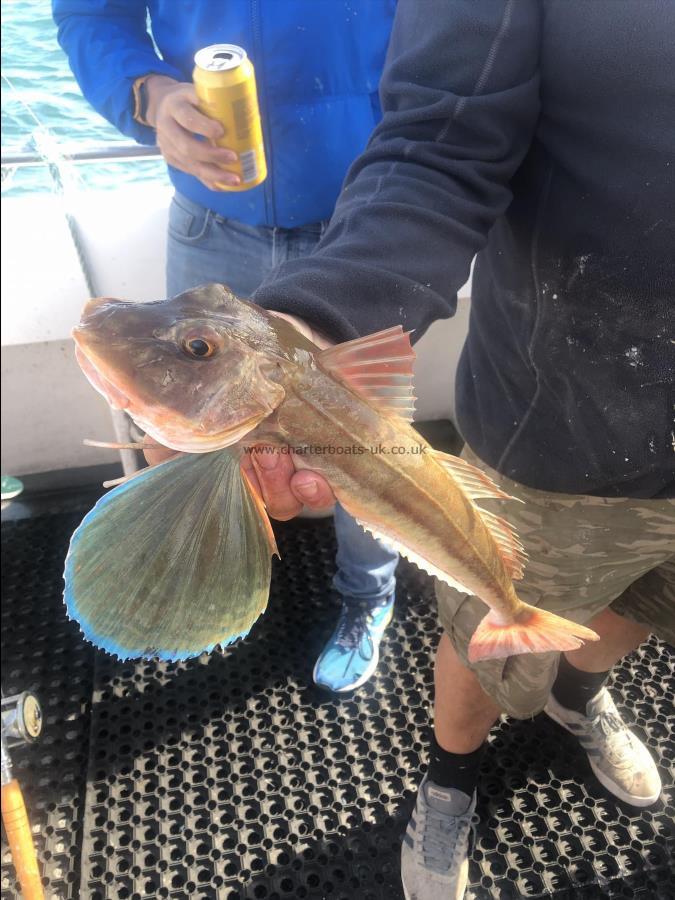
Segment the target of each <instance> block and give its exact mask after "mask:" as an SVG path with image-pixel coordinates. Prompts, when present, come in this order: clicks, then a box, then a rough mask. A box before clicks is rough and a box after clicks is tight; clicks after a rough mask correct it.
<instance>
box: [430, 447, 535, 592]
mask: <svg viewBox="0 0 675 900" xmlns="http://www.w3.org/2000/svg"><path fill="white" fill-rule="evenodd" d="M434 456H435V458H436V459H437V460H438V462H440V463H441V465H442V466H444V467H445V468H446V469H447V471H448V472H449V473H450V474H451V475H452V477H453V478H454V479H455V481H456V482H457V483H458V484H459V486H460V487H461V488H462V490H463V491H465V493H467V494H468V495H469V497H470V498H471V500H473V501H475V500H481V499H484V500H494V499H498V500H518V502H519V503H522V502H523V501H522V500H521V499H520V498H519V497H513V496H511V494H507V493H506V492H505V491H503V490H502V489H501V488H500V487H499V486H498V485H496V484H495V483H494V481H493V480H492V479H491V478H490V476H489V475H487V474H486V473H485V472H483V471H482V470H481V469H477V468H476V466H472V465H471V463H468V462H465V460H463V459H460V458H459V457H457V456H449V455H448V454H446V453H440V452H438V451H434ZM474 506H476V504H475V503H474ZM476 512H477V513H478V515H479V516H480V517H481V519H482V520H483V523H484V524H485V526H486V527H487V528H488V530H489V531H490V533H491V534H492V537H493V538H494V539H495V541H496V542H497V544H498V545H499V549H500V551H501V555H502V559H503V561H504V565H505V566H506V570H507V572H508V573H509V576H510V577H511V578H512V579H514V580H517V579H519V578H522V577H523V569H524V566H525V563H526V561H527V554H526V553H525V550H524V548H523V545H522V544H521V543H520V541H519V539H518V535H517V534H516V532H515V531H514V529H513V527H512V526H511V525H510V524H509V523H508V522H507V521H506V519H502V518H500V516H496V515H494V513H491V512H487V511H486V510H484V509H481V508H480V507H479V506H476Z"/></svg>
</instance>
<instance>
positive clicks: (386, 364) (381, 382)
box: [318, 325, 415, 422]
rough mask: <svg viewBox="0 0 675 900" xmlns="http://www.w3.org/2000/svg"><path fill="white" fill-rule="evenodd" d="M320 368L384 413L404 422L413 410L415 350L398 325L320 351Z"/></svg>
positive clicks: (406, 332)
mask: <svg viewBox="0 0 675 900" xmlns="http://www.w3.org/2000/svg"><path fill="white" fill-rule="evenodd" d="M318 360H319V363H320V364H321V366H322V367H323V368H324V369H326V370H327V371H328V372H330V373H331V374H332V375H334V376H335V377H336V378H339V379H340V381H342V382H344V383H345V384H346V385H347V386H348V387H350V388H351V389H352V390H354V391H356V393H357V394H361V396H362V397H364V398H365V399H366V400H368V401H370V402H371V403H373V404H374V405H375V406H377V407H378V409H380V411H381V412H384V413H390V414H391V413H393V414H394V415H396V416H400V417H401V418H402V419H405V421H407V422H411V421H412V417H413V413H414V411H415V397H414V395H413V387H412V375H413V362H414V360H415V351H414V350H413V348H412V347H411V346H410V332H409V331H403V329H402V328H401V326H400V325H396V326H394V327H393V328H387V329H386V330H385V331H378V332H377V333H375V334H369V335H367V336H366V337H362V338H357V339H356V340H354V341H347V342H345V343H344V344H338V345H337V346H336V347H330V348H329V349H328V350H323V351H322V352H321V353H320V354H319V356H318Z"/></svg>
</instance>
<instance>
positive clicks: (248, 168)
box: [192, 44, 267, 191]
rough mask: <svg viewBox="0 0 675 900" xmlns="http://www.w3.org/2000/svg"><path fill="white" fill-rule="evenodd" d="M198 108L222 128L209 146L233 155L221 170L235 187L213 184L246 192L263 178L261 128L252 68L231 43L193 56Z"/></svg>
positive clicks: (237, 48) (206, 49) (265, 171)
mask: <svg viewBox="0 0 675 900" xmlns="http://www.w3.org/2000/svg"><path fill="white" fill-rule="evenodd" d="M192 77H193V81H194V86H195V91H196V93H197V97H198V99H199V108H200V110H201V111H202V112H203V113H204V115H206V116H208V117H209V118H211V119H214V120H215V121H217V122H219V123H220V124H221V126H222V127H223V134H222V136H221V137H220V138H218V139H216V140H215V141H214V142H213V143H214V144H215V145H216V146H218V147H226V148H228V149H229V150H230V151H234V152H235V153H236V154H237V159H236V161H234V162H230V163H224V164H223V168H224V169H225V170H226V171H228V172H231V173H233V174H235V175H237V176H238V177H239V179H240V183H239V184H235V185H233V184H227V183H225V182H218V183H216V187H217V188H219V189H220V190H223V191H247V190H249V189H250V188H253V187H256V186H257V185H259V184H261V183H262V182H263V181H264V180H265V178H266V177H267V164H266V161H265V148H264V144H263V136H262V125H261V121H260V111H259V108H258V95H257V91H256V84H255V73H254V71H253V65H252V63H251V61H250V60H249V59H248V57H247V55H246V51H245V50H243V49H242V48H241V47H237V46H236V45H234V44H213V45H212V46H210V47H205V48H204V49H203V50H200V51H199V52H198V53H197V54H196V55H195V69H194V72H193V76H192Z"/></svg>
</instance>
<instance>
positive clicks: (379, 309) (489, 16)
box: [253, 0, 540, 340]
mask: <svg viewBox="0 0 675 900" xmlns="http://www.w3.org/2000/svg"><path fill="white" fill-rule="evenodd" d="M539 43H540V22H539V0H480V2H476V0H452V3H449V2H447V0H399V3H398V7H397V13H396V19H395V22H394V28H393V32H392V37H391V42H390V45H389V50H388V54H387V61H386V65H385V70H384V73H383V76H382V81H381V84H380V98H381V102H382V108H383V119H382V121H381V123H380V124H379V125H378V127H377V128H376V129H375V131H374V133H373V135H372V137H371V139H370V141H369V143H368V146H367V148H366V150H365V152H364V153H363V154H362V155H361V156H360V157H359V158H358V159H357V160H356V162H355V163H354V165H353V166H352V168H351V169H350V171H349V173H348V175H347V179H346V181H345V183H344V186H343V189H342V193H341V195H340V197H339V200H338V203H337V205H336V208H335V212H334V215H333V217H332V219H331V221H330V225H329V227H328V229H327V231H326V232H325V234H324V236H323V238H322V240H321V242H320V243H319V244H318V245H317V247H316V249H315V250H314V252H313V253H312V254H311V255H310V256H309V257H306V258H305V259H302V260H295V261H291V262H287V263H285V264H284V265H282V266H281V267H280V268H279V269H277V270H275V272H274V273H273V274H272V275H270V276H269V278H268V279H267V280H266V281H265V282H264V283H263V284H262V285H261V287H260V288H259V289H258V290H257V291H256V293H255V294H254V298H253V299H254V300H255V301H256V302H257V303H259V304H260V305H261V306H263V307H266V308H268V309H273V310H277V311H281V312H287V313H292V314H294V315H297V316H300V317H301V318H303V319H305V320H307V321H308V322H309V323H310V324H312V325H314V326H316V327H318V328H319V329H322V330H323V331H324V332H325V333H326V334H329V335H330V336H331V337H333V338H335V339H338V340H347V339H350V338H353V337H356V336H358V335H362V334H367V333H369V332H372V331H377V330H379V329H381V328H386V327H389V326H391V325H394V324H398V323H401V324H403V325H404V327H406V328H408V329H414V330H415V334H414V335H413V338H418V337H420V336H421V335H422V334H423V333H424V331H425V329H426V328H427V327H428V326H429V325H430V324H431V323H432V322H433V321H434V320H435V319H440V318H447V317H448V316H451V315H453V314H454V312H455V307H456V298H457V291H458V289H459V288H460V287H461V286H462V285H463V284H464V283H465V282H466V280H467V278H468V276H469V271H470V267H471V262H472V260H473V257H474V255H475V254H476V252H477V251H478V250H479V249H481V247H483V246H484V245H485V242H486V239H487V234H488V231H489V230H490V228H491V226H492V225H493V223H494V222H495V220H496V219H497V218H498V217H499V216H500V215H501V214H502V213H503V212H504V211H505V210H506V208H507V207H508V205H509V203H510V200H511V193H510V190H509V182H510V179H511V178H512V176H513V175H514V173H515V172H516V170H517V168H518V166H519V165H520V163H521V162H522V160H523V158H524V157H525V154H526V153H527V151H528V148H529V146H530V142H531V140H532V135H533V132H534V128H535V125H536V121H537V117H538V113H539V72H538V65H539Z"/></svg>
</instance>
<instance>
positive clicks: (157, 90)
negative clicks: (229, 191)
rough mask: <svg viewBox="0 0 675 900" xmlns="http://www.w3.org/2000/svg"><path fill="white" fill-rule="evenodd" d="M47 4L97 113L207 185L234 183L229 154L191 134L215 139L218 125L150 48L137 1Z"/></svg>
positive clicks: (141, 6)
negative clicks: (51, 10)
mask: <svg viewBox="0 0 675 900" xmlns="http://www.w3.org/2000/svg"><path fill="white" fill-rule="evenodd" d="M52 9H53V13H54V21H55V22H56V24H57V25H58V38H59V43H60V44H61V46H62V47H63V49H64V50H65V52H66V54H67V56H68V61H69V62H70V66H71V68H72V70H73V73H74V75H75V78H76V79H77V82H78V84H79V85H80V87H81V89H82V93H83V94H84V96H85V97H86V98H87V100H89V102H90V103H91V105H92V106H93V107H94V108H95V109H96V110H97V111H98V112H99V113H101V115H102V116H104V117H105V118H106V119H108V121H109V122H111V123H112V124H113V125H114V126H115V127H116V128H118V129H119V130H120V131H121V132H123V133H124V134H127V135H129V137H132V138H134V140H136V141H139V142H140V143H142V144H154V143H155V142H157V144H158V145H159V149H160V150H161V151H162V156H163V157H164V159H165V160H166V162H167V163H168V164H169V165H171V166H174V167H175V168H177V169H181V170H182V171H183V172H187V173H188V174H189V175H194V177H195V178H198V179H199V180H200V181H201V182H202V183H203V184H204V185H206V187H207V188H209V190H221V189H222V188H220V187H218V185H220V184H223V183H226V184H230V185H236V184H239V177H238V176H237V175H235V174H234V173H232V172H226V171H224V170H223V168H222V166H223V165H227V164H228V163H233V162H235V161H236V159H237V156H236V153H234V152H233V151H232V150H228V149H227V148H225V147H214V146H212V145H211V144H210V143H209V142H208V141H202V140H199V139H198V138H196V137H195V135H196V134H197V135H202V136H203V137H205V138H209V139H210V140H217V139H218V138H221V137H222V135H223V127H222V125H221V124H220V123H219V122H216V121H215V120H213V119H209V118H207V117H206V116H205V115H203V114H202V113H201V112H200V111H199V109H198V101H197V95H196V93H195V89H194V87H193V86H192V84H191V83H186V82H184V81H183V79H184V75H183V73H182V72H180V71H179V70H178V69H175V68H174V67H173V66H170V65H168V64H167V63H165V62H164V61H163V60H162V59H160V57H159V56H158V55H157V53H156V52H155V49H154V46H153V44H152V40H151V39H150V35H149V34H148V32H147V28H146V18H145V16H146V8H145V4H144V3H141V2H139V0H52ZM177 11H178V10H177ZM141 92H143V93H144V95H145V99H146V103H145V104H144V106H145V109H144V110H141V106H142V105H143V104H141V103H140V102H139V101H140V98H141Z"/></svg>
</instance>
